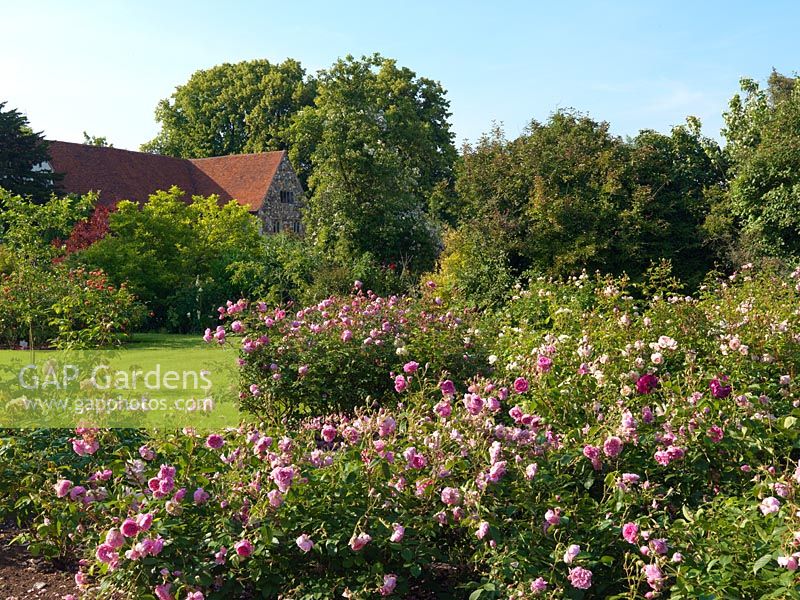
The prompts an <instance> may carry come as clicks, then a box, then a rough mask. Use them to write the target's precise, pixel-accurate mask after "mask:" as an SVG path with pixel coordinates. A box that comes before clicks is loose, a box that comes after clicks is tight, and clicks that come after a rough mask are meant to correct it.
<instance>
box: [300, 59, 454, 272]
mask: <svg viewBox="0 0 800 600" xmlns="http://www.w3.org/2000/svg"><path fill="white" fill-rule="evenodd" d="M448 108H449V103H448V101H447V100H446V98H445V91H444V89H443V88H442V87H441V85H440V84H439V83H437V82H435V81H432V80H430V79H426V78H424V77H417V75H416V74H415V73H414V72H413V71H411V70H410V69H408V68H400V67H398V66H397V63H396V62H395V61H394V60H391V59H387V58H383V57H381V56H380V55H377V54H376V55H373V56H370V57H362V58H361V59H355V58H353V57H352V56H348V57H346V58H345V59H343V60H339V61H337V62H336V63H335V64H334V65H333V66H332V67H331V68H330V69H328V70H327V71H323V72H321V73H320V74H319V81H318V96H317V98H316V101H315V103H314V106H311V107H306V108H305V109H303V110H302V111H300V113H299V114H298V115H297V116H296V118H295V120H294V123H293V126H292V129H291V132H292V135H291V141H292V146H291V150H290V153H291V156H293V157H294V158H295V160H296V159H297V157H298V155H302V154H304V153H307V154H308V155H309V157H310V161H311V165H312V167H313V173H312V175H311V177H310V179H309V185H310V188H311V190H312V195H311V198H310V200H309V207H308V212H307V215H306V218H307V221H306V224H307V227H308V230H309V233H310V235H311V236H312V239H313V240H314V242H315V243H316V244H318V245H319V246H320V247H322V248H336V249H337V250H338V251H339V252H340V253H341V254H342V255H347V256H351V257H357V256H360V255H362V254H365V253H371V254H372V255H373V256H374V257H375V259H376V260H378V262H379V263H382V264H385V265H388V264H397V265H405V266H410V267H411V268H412V270H416V269H419V268H427V267H430V266H431V265H432V262H433V260H434V258H435V255H436V252H437V245H438V240H437V234H436V231H435V229H434V226H433V222H432V219H431V217H430V214H429V210H428V209H429V204H430V198H431V196H432V195H433V194H434V192H436V191H437V190H440V187H441V186H442V185H445V186H446V185H449V184H450V182H451V180H452V175H453V164H454V161H455V157H456V152H455V148H454V147H453V143H452V138H453V134H452V133H451V131H450V123H449V121H448V119H449V117H450V113H449V112H448Z"/></svg>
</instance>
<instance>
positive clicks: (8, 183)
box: [0, 102, 56, 202]
mask: <svg viewBox="0 0 800 600" xmlns="http://www.w3.org/2000/svg"><path fill="white" fill-rule="evenodd" d="M5 106H6V102H0V188H4V189H6V190H8V191H10V192H12V193H13V194H18V195H20V196H28V197H30V198H32V199H33V200H34V201H36V202H45V201H46V200H47V199H49V198H50V194H51V193H52V191H53V185H54V184H53V181H54V179H56V178H55V177H54V175H53V174H52V173H50V172H49V171H43V170H34V169H36V168H37V167H38V166H39V165H41V164H42V163H44V162H46V161H48V160H50V156H49V154H48V152H47V142H46V141H45V139H44V137H42V134H41V133H35V132H34V131H33V130H32V129H31V128H30V125H28V118H27V117H26V116H25V115H23V114H22V113H20V112H19V111H18V110H16V109H11V110H5Z"/></svg>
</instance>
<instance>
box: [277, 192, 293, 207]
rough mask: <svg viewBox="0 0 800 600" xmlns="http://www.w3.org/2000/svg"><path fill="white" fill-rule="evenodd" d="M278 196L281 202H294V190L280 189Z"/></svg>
mask: <svg viewBox="0 0 800 600" xmlns="http://www.w3.org/2000/svg"><path fill="white" fill-rule="evenodd" d="M280 196H281V203H282V204H294V192H292V191H290V190H281V194H280Z"/></svg>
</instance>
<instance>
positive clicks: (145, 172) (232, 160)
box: [50, 141, 285, 211]
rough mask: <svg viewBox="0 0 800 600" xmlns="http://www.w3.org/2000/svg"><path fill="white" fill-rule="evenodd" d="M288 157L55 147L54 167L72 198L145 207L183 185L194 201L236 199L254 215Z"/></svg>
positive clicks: (52, 149)
mask: <svg viewBox="0 0 800 600" xmlns="http://www.w3.org/2000/svg"><path fill="white" fill-rule="evenodd" d="M284 155H285V152H283V151H278V152H261V153H258V154H238V155H233V156H220V157H216V158H201V159H191V160H189V159H183V158H173V157H171V156H160V155H157V154H147V153H145V152H133V151H130V150H120V149H117V148H106V147H99V146H90V145H87V144H74V143H72V142H58V141H52V142H50V156H51V161H50V163H51V166H52V168H53V171H54V172H56V173H63V174H64V179H63V180H62V181H61V182H60V185H61V189H62V191H64V192H67V193H76V194H85V193H87V192H89V191H97V192H100V202H101V203H102V204H106V205H112V204H116V203H117V202H118V201H119V200H134V201H138V202H144V201H145V200H147V197H148V196H149V195H150V194H152V193H153V192H155V191H157V190H167V189H169V188H170V187H172V186H173V185H176V186H178V187H179V188H180V189H182V190H183V191H184V192H186V194H187V196H188V197H191V196H194V195H200V196H210V195H211V194H216V195H218V196H219V197H220V198H221V199H222V200H224V201H228V200H231V199H236V201H237V202H239V204H242V205H244V206H247V207H248V208H249V209H250V210H251V211H255V210H258V209H259V208H260V207H261V204H262V202H263V201H264V197H265V196H266V195H267V190H268V189H269V186H270V184H271V183H272V179H273V178H274V176H275V173H276V172H277V170H278V166H279V165H280V162H281V160H282V159H283V157H284Z"/></svg>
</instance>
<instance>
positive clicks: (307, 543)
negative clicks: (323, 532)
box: [295, 533, 314, 552]
mask: <svg viewBox="0 0 800 600" xmlns="http://www.w3.org/2000/svg"><path fill="white" fill-rule="evenodd" d="M295 543H296V544H297V547H298V548H300V550H302V551H303V552H309V551H311V549H312V548H313V547H314V542H313V541H312V539H311V538H310V537H308V536H307V535H306V534H305V533H304V534H302V535H301V536H300V537H298V538H297V539H296V540H295Z"/></svg>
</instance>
